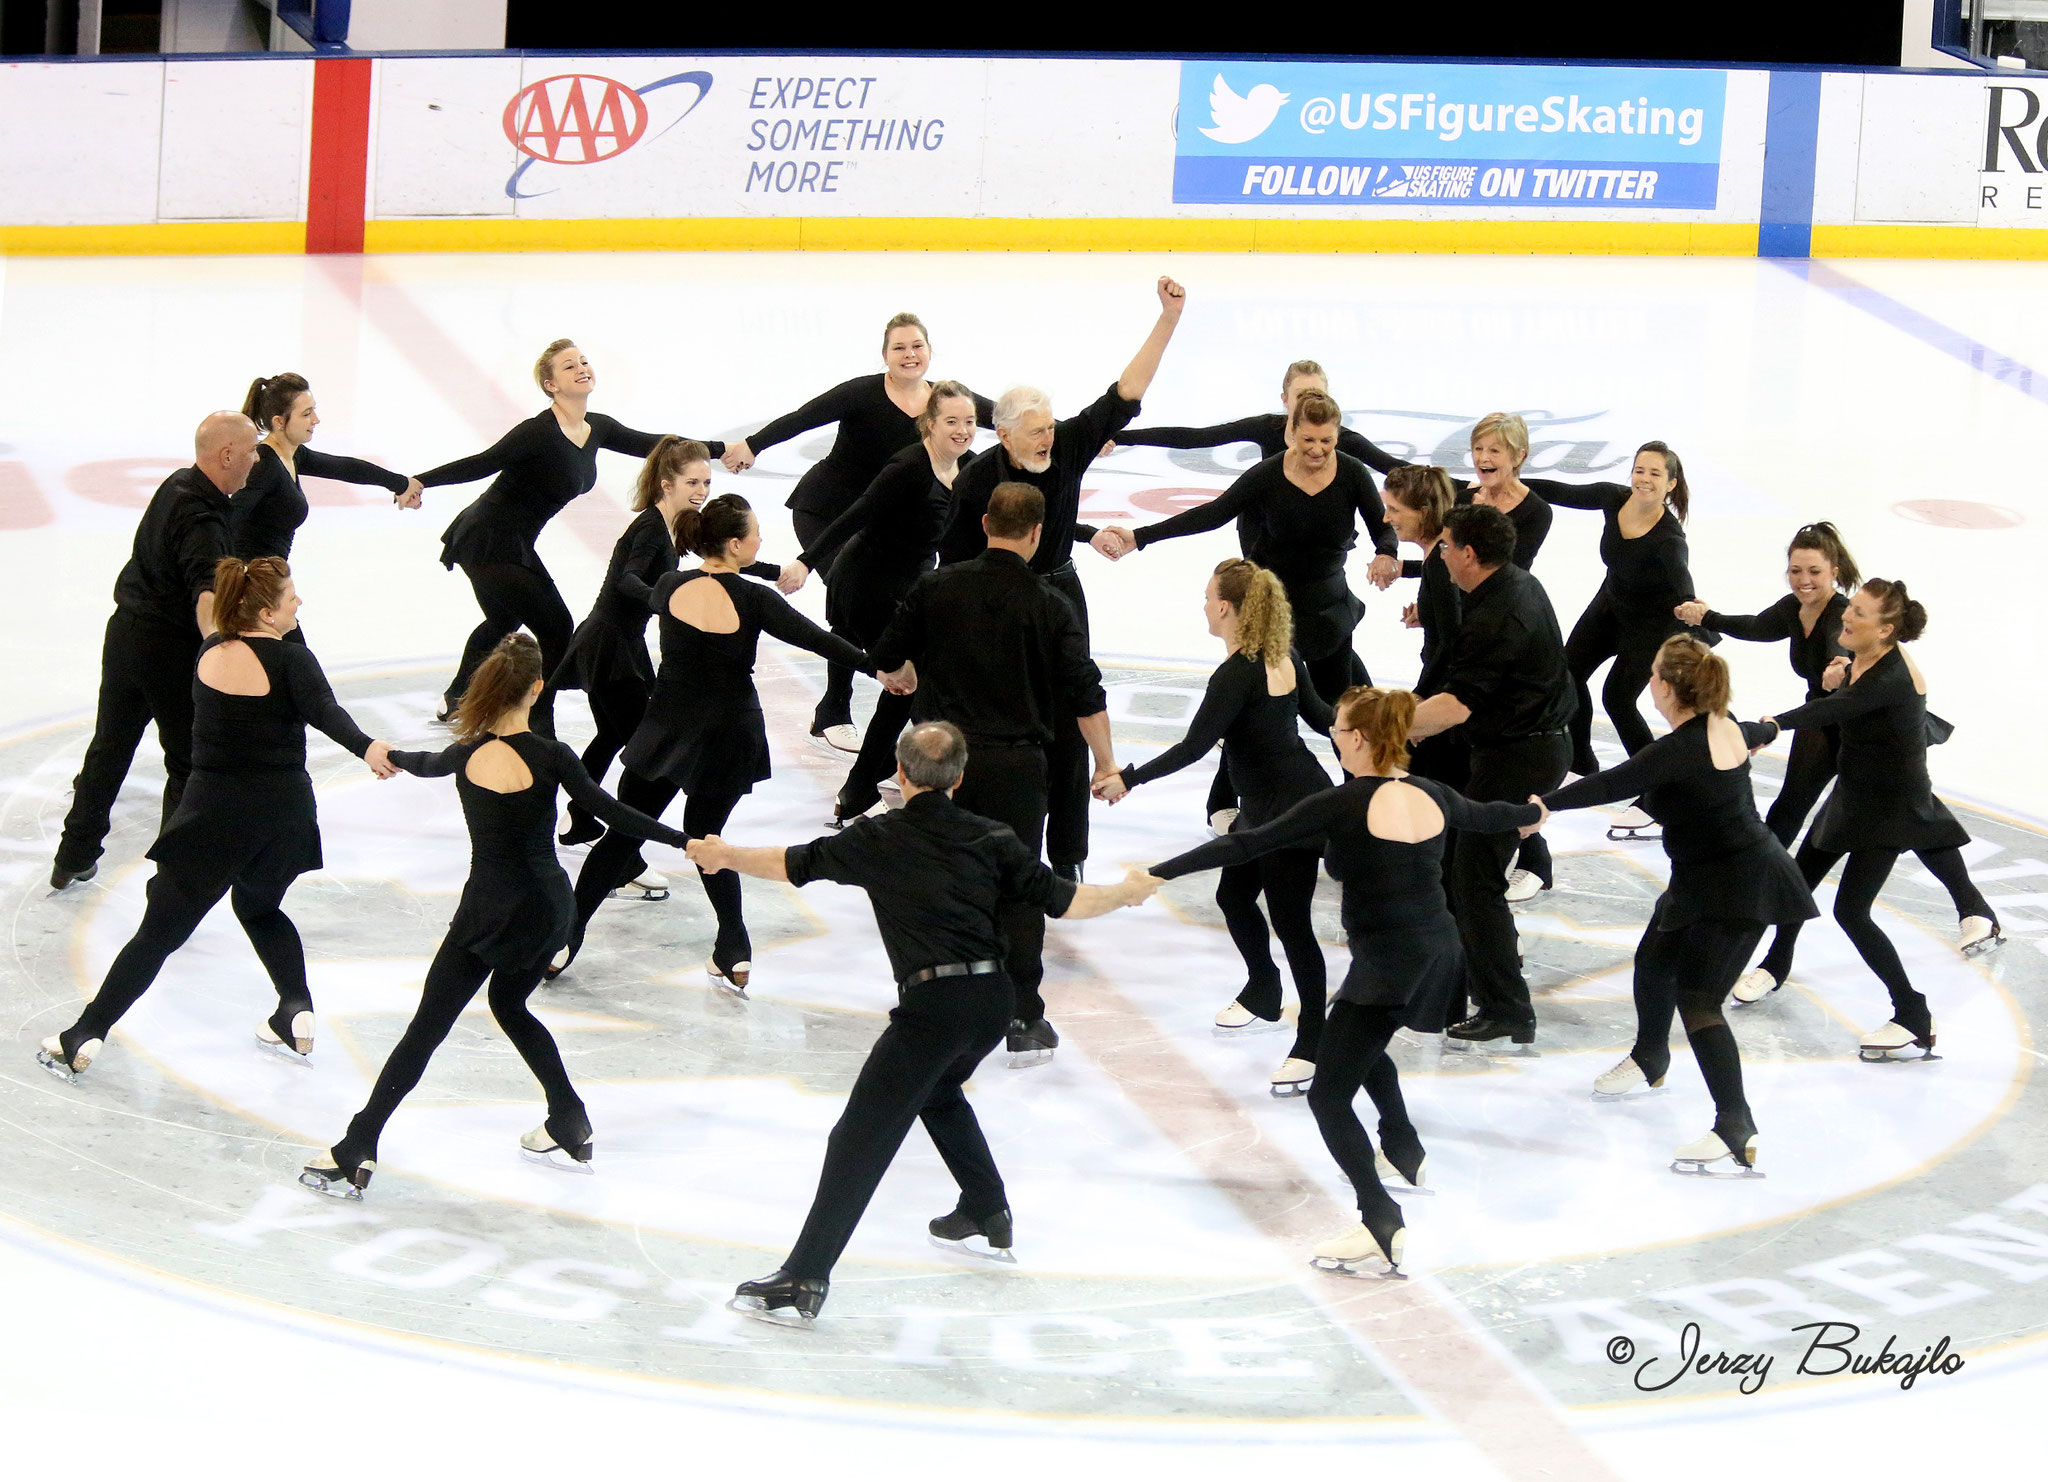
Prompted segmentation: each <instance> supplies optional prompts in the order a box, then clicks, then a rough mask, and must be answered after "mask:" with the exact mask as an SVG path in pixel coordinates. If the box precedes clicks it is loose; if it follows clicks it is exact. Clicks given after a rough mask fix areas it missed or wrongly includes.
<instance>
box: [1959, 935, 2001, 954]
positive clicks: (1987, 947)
mask: <svg viewBox="0 0 2048 1482" xmlns="http://www.w3.org/2000/svg"><path fill="white" fill-rule="evenodd" d="M2004 945H2005V938H2004V937H2003V936H1995V937H1986V938H1985V939H1984V940H1983V941H1981V942H1972V943H1970V945H1969V946H1967V947H1965V948H1963V956H1964V957H1983V956H1985V955H1986V954H1987V953H1991V952H1996V951H1997V950H1998V949H1999V948H2000V947H2003V946H2004Z"/></svg>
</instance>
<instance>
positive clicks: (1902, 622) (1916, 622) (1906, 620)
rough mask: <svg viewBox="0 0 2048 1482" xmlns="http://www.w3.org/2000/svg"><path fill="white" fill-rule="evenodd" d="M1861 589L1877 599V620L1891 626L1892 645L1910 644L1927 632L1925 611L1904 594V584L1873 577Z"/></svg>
mask: <svg viewBox="0 0 2048 1482" xmlns="http://www.w3.org/2000/svg"><path fill="white" fill-rule="evenodd" d="M1862 589H1863V590H1864V591H1865V592H1868V593H1869V594H1870V595H1871V596H1872V597H1875V598H1876V599H1877V620H1878V621H1879V622H1880V623H1888V624H1890V625H1891V630H1892V642H1893V643H1911V642H1912V641H1913V640H1914V639H1915V638H1918V637H1919V636H1920V635H1921V634H1922V633H1925V632H1926V631H1927V609H1926V608H1924V607H1922V606H1921V605H1920V604H1919V603H1917V602H1915V601H1914V600H1913V599H1912V598H1911V597H1909V596H1908V595H1907V594H1906V584H1905V583H1904V582H1902V581H1886V580H1885V579H1884V578H1883V577H1881V576H1873V577H1872V578H1870V580H1869V581H1867V582H1865V583H1864V584H1863V588H1862Z"/></svg>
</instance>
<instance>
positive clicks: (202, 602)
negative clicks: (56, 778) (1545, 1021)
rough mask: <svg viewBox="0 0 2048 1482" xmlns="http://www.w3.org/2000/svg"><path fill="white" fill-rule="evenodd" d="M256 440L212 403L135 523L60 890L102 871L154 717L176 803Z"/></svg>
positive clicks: (61, 864)
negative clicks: (184, 459) (233, 521)
mask: <svg viewBox="0 0 2048 1482" xmlns="http://www.w3.org/2000/svg"><path fill="white" fill-rule="evenodd" d="M256 439H257V433H256V425H255V424H254V423H253V422H251V421H250V420H249V419H248V418H247V417H244V416H242V415H241V414H240V413H239V412H215V413H213V414H212V415H211V416H209V417H208V418H207V419H206V420H205V421H203V422H201V423H200V424H199V430H198V432H196V433H195V434H194V435H193V439H192V441H193V455H194V460H195V461H194V463H193V466H192V467H190V468H181V469H179V470H178V471H177V472H176V473H174V474H172V475H171V476H170V477H169V478H167V479H165V480H164V481H163V483H162V484H161V485H160V486H158V488H157V491H156V493H154V494H153V495H151V496H150V500H149V508H148V509H146V510H144V511H143V513H142V522H141V523H140V524H139V525H137V526H136V527H135V544H134V548H133V550H132V552H131V553H130V555H129V557H128V564H127V565H125V566H123V567H122V568H121V574H120V576H118V577H117V578H115V581H114V615H113V616H112V617H110V618H108V619H107V636H106V642H105V644H104V646H103V647H102V648H101V650H100V694H99V712H98V714H97V715H96V716H95V717H94V718H93V729H92V742H91V744H90V745H88V746H87V747H86V750H85V761H84V763H83V765H81V766H80V767H79V769H78V777H77V778H76V780H75V781H73V782H72V784H71V808H70V811H69V812H67V813H66V814H65V815H64V833H63V837H62V838H60V839H59V840H58V841H57V858H56V862H55V863H54V864H53V865H52V867H51V869H50V888H51V889H52V890H62V889H63V888H64V887H65V886H67V885H69V884H70V883H71V882H72V881H74V880H90V879H91V878H92V877H93V876H94V875H95V874H97V873H99V858H100V855H101V854H102V853H104V852H105V845H106V839H107V830H108V828H109V827H111V825H112V820H113V812H114V799H115V797H116V796H117V795H118V794H119V793H120V791H121V784H122V782H123V781H125V780H126V779H127V776H128V766H129V764H130V763H131V762H133V761H134V760H135V748H136V746H137V745H138V744H139V743H140V742H141V740H142V732H143V730H144V729H145V728H146V727H147V726H148V725H149V724H150V723H151V722H152V721H154V722H155V723H156V739H157V744H158V745H160V746H162V747H163V750H164V774H165V775H164V808H163V821H164V822H165V823H166V824H168V823H169V822H170V821H171V815H172V814H173V813H175V812H177V809H178V799H179V798H180V797H181V796H183V795H184V791H185V779H186V778H187V777H188V776H189V775H190V774H191V771H192V666H193V664H195V663H197V662H198V659H199V645H200V643H201V642H202V641H203V640H204V639H205V638H207V637H208V636H210V635H211V634H212V633H213V630H214V629H213V577H214V567H215V566H216V565H217V564H218V562H219V561H220V558H221V557H223V556H226V555H230V554H232V549H231V547H232V537H231V536H230V534H229V531H228V515H229V511H230V508H231V506H230V503H229V496H231V495H232V494H234V493H235V491H236V490H238V489H240V488H241V487H242V485H243V483H244V482H245V481H246V480H247V479H248V477H249V470H250V469H252V468H254V467H255V466H256Z"/></svg>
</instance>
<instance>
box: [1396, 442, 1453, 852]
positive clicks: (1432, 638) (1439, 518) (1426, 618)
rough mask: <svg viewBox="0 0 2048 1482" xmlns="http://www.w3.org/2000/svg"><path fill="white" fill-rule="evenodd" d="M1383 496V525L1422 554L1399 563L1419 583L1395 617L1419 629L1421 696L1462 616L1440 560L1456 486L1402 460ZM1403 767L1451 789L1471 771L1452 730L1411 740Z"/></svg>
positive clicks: (1432, 685)
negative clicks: (1410, 748) (1419, 739)
mask: <svg viewBox="0 0 2048 1482" xmlns="http://www.w3.org/2000/svg"><path fill="white" fill-rule="evenodd" d="M1385 499H1386V506H1387V524H1388V525H1389V526H1391V527H1392V529H1393V531H1394V535H1395V537H1396V538H1397V539H1399V540H1401V541H1404V542H1406V543H1407V544H1409V545H1412V546H1416V547H1418V548H1419V549H1420V550H1421V551H1422V552H1423V556H1422V559H1421V560H1419V561H1417V560H1406V561H1403V562H1402V563H1401V575H1402V576H1403V577H1406V578H1411V579H1415V580H1419V581H1420V582H1421V583H1422V587H1421V590H1420V591H1419V592H1418V593H1417V594H1416V598H1415V600H1414V601H1413V602H1411V603H1409V604H1408V605H1407V606H1406V607H1405V608H1403V609H1402V611H1401V621H1402V622H1403V623H1404V624H1405V625H1406V626H1408V627H1410V628H1420V629H1421V630H1422V673H1421V675H1420V676H1419V677H1418V678H1417V679H1416V681H1415V695H1416V698H1418V699H1427V698H1428V697H1429V696H1431V695H1433V694H1435V693H1436V692H1437V690H1438V688H1439V685H1438V669H1439V666H1440V665H1441V664H1442V662H1443V660H1444V659H1445V657H1446V656H1447V655H1448V654H1449V653H1450V645H1451V640H1452V639H1453V638H1455V637H1456V636H1457V633H1458V625H1459V623H1460V621H1461V620H1462V618H1463V614H1464V599H1463V597H1462V596H1461V595H1460V594H1459V592H1458V584H1457V583H1456V582H1454V581H1452V580H1451V569H1450V567H1448V566H1446V565H1445V564H1444V520H1445V518H1446V517H1447V516H1448V515H1449V514H1450V512H1451V511H1452V509H1454V508H1455V507H1456V505H1457V486H1456V485H1455V484H1454V483H1453V482H1452V481H1451V477H1450V475H1449V474H1447V473H1446V472H1444V470H1443V469H1441V468H1437V467H1434V466H1427V465H1422V464H1414V463H1405V464H1402V465H1401V466H1400V467H1399V468H1396V469H1395V470H1394V471H1393V472H1392V473H1390V474H1388V475H1387V487H1386V495H1385ZM1408 767H1409V770H1410V771H1412V772H1414V773H1415V775H1416V776H1418V777H1428V778H1430V779H1432V780H1433V781H1437V782H1441V783H1443V784H1444V785H1445V786H1446V787H1450V788H1453V789H1456V788H1461V787H1463V786H1464V783H1465V778H1466V775H1467V774H1468V773H1469V772H1470V771H1471V769H1472V767H1471V761H1470V759H1469V758H1468V757H1467V756H1466V755H1465V744H1464V737H1463V736H1461V735H1460V734H1459V733H1458V731H1457V730H1455V729H1453V730H1450V731H1447V732H1443V733H1441V734H1438V735H1435V736H1431V737H1430V738H1429V739H1428V740H1427V741H1419V742H1417V743H1416V744H1415V746H1414V748H1413V752H1412V755H1411V756H1410V759H1409V763H1408ZM1448 857H1449V851H1446V858H1448Z"/></svg>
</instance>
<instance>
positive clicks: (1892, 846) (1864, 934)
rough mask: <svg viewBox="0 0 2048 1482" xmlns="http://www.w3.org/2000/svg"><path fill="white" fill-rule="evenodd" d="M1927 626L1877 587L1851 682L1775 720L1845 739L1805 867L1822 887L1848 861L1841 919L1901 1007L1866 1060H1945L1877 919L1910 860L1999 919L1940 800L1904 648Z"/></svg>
mask: <svg viewBox="0 0 2048 1482" xmlns="http://www.w3.org/2000/svg"><path fill="white" fill-rule="evenodd" d="M1926 628H1927V609H1926V608H1924V607H1922V606H1921V605H1920V604H1919V603H1918V602H1915V601H1914V600H1913V599H1912V598H1911V597H1910V596H1908V595H1907V593H1906V584H1905V583H1904V582H1902V581H1897V582H1895V581H1886V580H1884V579H1883V578H1882V577H1872V578H1871V579H1870V580H1868V581H1866V582H1864V583H1863V585H1862V587H1861V588H1860V589H1858V591H1857V593H1856V595H1855V596H1854V597H1851V598H1850V599H1849V606H1848V608H1847V609H1846V610H1845V611H1844V612H1843V614H1842V626H1841V632H1840V634H1839V638H1838V641H1839V642H1840V643H1841V645H1842V647H1843V648H1844V649H1846V650H1848V652H1849V654H1850V658H1849V659H1848V660H1846V661H1844V660H1840V659H1838V660H1836V661H1835V664H1834V666H1831V667H1838V668H1840V669H1841V670H1842V672H1843V682H1842V684H1841V686H1840V688H1838V689H1836V691H1835V692H1834V693H1833V694H1831V695H1828V696H1826V697H1825V698H1823V699H1819V700H1814V701H1811V702H1810V703H1808V704H1805V705H1801V706H1799V707H1798V708H1797V709H1796V710H1788V711H1786V712H1785V713H1784V714H1783V715H1780V716H1777V717H1774V718H1775V720H1776V722H1777V724H1778V725H1780V726H1782V727H1785V728H1786V729H1789V730H1801V729H1804V728H1806V727H1810V726H1834V727H1836V728H1837V730H1838V731H1839V732H1840V735H1841V738H1842V741H1841V749H1840V751H1839V752H1838V753H1837V757H1836V763H1837V768H1838V771H1837V776H1836V778H1835V789H1834V791H1833V792H1831V793H1829V794H1828V800H1827V801H1826V802H1825V803H1823V804H1821V809H1820V813H1819V815H1818V816H1817V817H1816V818H1815V819H1814V820H1813V827H1812V828H1810V829H1808V830H1807V833H1806V842H1805V843H1803V844H1801V845H1800V846H1799V854H1798V864H1799V870H1800V873H1801V874H1802V875H1804V876H1805V877H1806V883H1807V885H1808V887H1809V888H1811V887H1813V886H1817V885H1819V884H1820V882H1821V881H1822V880H1825V879H1826V878H1827V876H1828V872H1829V871H1830V870H1832V869H1834V867H1835V866H1836V865H1837V864H1838V863H1840V862H1841V861H1842V859H1843V858H1844V857H1845V856H1846V857H1847V859H1848V864H1847V865H1846V866H1845V867H1844V869H1843V870H1842V883H1841V886H1840V887H1839V888H1838V889H1837V890H1836V892H1835V921H1836V923H1837V924H1838V925H1840V926H1841V928H1842V931H1843V933H1844V934H1845V935H1846V936H1847V937H1848V938H1849V940H1850V941H1851V942H1854V943H1855V944H1856V950H1857V952H1858V953H1860V954H1861V955H1862V958H1863V961H1864V962H1865V963H1866V964H1867V965H1868V966H1869V968H1870V970H1871V971H1872V972H1873V973H1876V974H1877V977H1878V981H1879V982H1881V983H1883V984H1884V986H1885V991H1886V992H1887V993H1889V994H1890V995H1891V1001H1892V1017H1891V1021H1890V1022H1889V1023H1887V1024H1885V1025H1883V1026H1882V1027H1881V1028H1878V1029H1874V1030H1872V1031H1871V1032H1870V1033H1868V1034H1866V1035H1864V1036H1863V1041H1862V1052H1863V1058H1864V1059H1865V1060H1911V1059H1932V1058H1934V1054H1933V1051H1934V1015H1933V1013H1932V1012H1931V1011H1930V1010H1929V1009H1928V1007H1927V999H1926V997H1925V995H1923V994H1922V993H1921V992H1920V991H1919V990H1918V989H1916V988H1914V987H1913V985H1912V982H1911V980H1910V979H1908V978H1907V976H1906V968H1905V965H1904V964H1903V963H1902V962H1900V961H1899V954H1898V950H1897V949H1896V948H1894V947H1893V946H1892V943H1891V938H1890V937H1888V936H1886V935H1885V934H1884V930H1883V928H1881V927H1880V926H1878V924H1877V923H1876V922H1875V921H1873V920H1872V919H1871V916H1870V908H1871V907H1872V906H1873V905H1875V904H1876V902H1877V895H1878V892H1879V891H1881V890H1882V889H1884V882H1885V881H1886V880H1887V879H1889V878H1890V877H1891V872H1892V866H1893V865H1895V864H1897V863H1898V859H1899V856H1900V855H1901V854H1902V853H1904V852H1905V851H1907V850H1911V851H1913V852H1914V853H1915V854H1917V855H1919V856H1920V859H1921V862H1922V863H1924V864H1925V865H1926V866H1927V868H1928V870H1929V871H1930V872H1932V873H1933V874H1934V875H1935V877H1936V878H1937V879H1939V880H1941V881H1942V882H1943V883H1944V884H1949V885H1950V891H1951V893H1952V894H1953V893H1955V892H1956V889H1957V886H1960V887H1961V890H1962V902H1963V904H1961V905H1960V906H1959V909H1960V910H1962V912H1963V913H1964V915H1965V917H1966V918H1968V917H1971V916H1975V917H1979V918H1981V919H1982V920H1984V921H1986V922H1991V921H1992V920H1993V918H1992V915H1991V907H1990V905H1989V904H1988V903H1986V902H1985V900H1984V897H1983V896H1982V895H1980V894H1979V893H1978V892H1977V889H1976V887H1975V886H1974V885H1972V884H1971V883H1970V879H1969V870H1968V867H1967V866H1965V865H1964V863H1963V857H1962V847H1963V845H1965V844H1967V843H1969V842H1970V836H1969V834H1968V832H1967V831H1965V830H1964V828H1963V826H1962V825H1961V824H1960V823H1958V822H1956V819H1955V815H1954V814H1952V813H1950V812H1949V811H1948V809H1947V808H1946V807H1944V806H1943V805H1942V803H1941V801H1940V799H1938V798H1936V797H1935V796H1934V787H1933V784H1932V783H1931V782H1930V781H1929V780H1928V776H1927V743H1928V734H1927V733H1928V721H1929V717H1928V714H1927V688H1926V684H1925V682H1924V681H1923V680H1922V679H1921V677H1920V674H1919V671H1918V670H1917V669H1915V668H1914V666H1913V663H1912V661H1911V660H1910V659H1908V658H1907V657H1906V655H1905V652H1904V650H1902V649H1901V648H1900V647H1899V645H1900V644H1902V643H1911V642H1912V641H1913V640H1914V639H1916V638H1918V637H1919V636H1920V635H1921V634H1922V633H1923V632H1925V631H1926ZM1766 718H1767V719H1772V718H1773V717H1766ZM1937 724H1939V723H1938V722H1937ZM1950 882H1955V883H1953V884H1950ZM1995 931H1996V926H1995V924H1994V925H1993V926H1992V927H1991V930H1990V931H1988V932H1986V933H1985V936H1984V937H1983V938H1980V941H1981V940H1985V939H1989V940H1995V939H1996V938H1995V936H1994V935H1993V933H1995ZM1798 940H1799V934H1798V931H1797V928H1796V927H1793V926H1787V927H1784V928H1781V929H1780V930H1779V932H1778V937H1777V940H1776V941H1775V942H1773V943H1772V944H1771V950H1770V952H1769V953H1768V954H1766V955H1765V957H1764V960H1763V964H1762V967H1761V969H1760V970H1761V971H1763V972H1766V973H1769V974H1770V977H1771V981H1772V982H1773V983H1782V982H1784V981H1785V979H1786V977H1787V976H1788V975H1789V974H1790V973H1791V971H1792V953H1793V949H1794V948H1795V947H1796V946H1797V944H1798Z"/></svg>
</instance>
